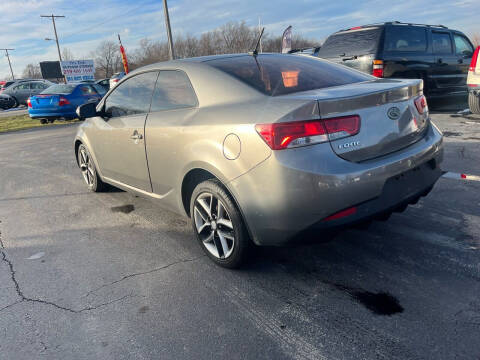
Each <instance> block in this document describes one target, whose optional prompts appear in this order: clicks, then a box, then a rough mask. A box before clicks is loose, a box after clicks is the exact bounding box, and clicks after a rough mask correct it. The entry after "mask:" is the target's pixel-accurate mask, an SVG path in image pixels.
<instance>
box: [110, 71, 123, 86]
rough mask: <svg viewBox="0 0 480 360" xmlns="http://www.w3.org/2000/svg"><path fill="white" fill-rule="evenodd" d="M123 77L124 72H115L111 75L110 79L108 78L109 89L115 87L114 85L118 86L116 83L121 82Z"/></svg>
mask: <svg viewBox="0 0 480 360" xmlns="http://www.w3.org/2000/svg"><path fill="white" fill-rule="evenodd" d="M124 76H125V72H124V71H120V72H117V73H115V74H113V75H112V77H111V78H110V89H111V88H113V87H115V85H117V84H118V82H119V81H120V80H122V78H123V77H124Z"/></svg>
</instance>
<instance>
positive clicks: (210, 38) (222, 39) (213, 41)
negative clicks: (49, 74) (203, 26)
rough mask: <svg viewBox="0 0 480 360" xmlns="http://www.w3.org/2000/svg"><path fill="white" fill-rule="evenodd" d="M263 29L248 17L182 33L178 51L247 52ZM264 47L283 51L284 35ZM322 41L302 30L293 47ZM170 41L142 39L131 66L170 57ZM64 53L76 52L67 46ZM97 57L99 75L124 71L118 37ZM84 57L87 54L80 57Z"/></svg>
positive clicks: (265, 41) (100, 49) (105, 43)
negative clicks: (196, 32) (247, 20)
mask: <svg viewBox="0 0 480 360" xmlns="http://www.w3.org/2000/svg"><path fill="white" fill-rule="evenodd" d="M258 35H259V31H258V28H257V27H256V26H254V27H249V26H247V24H246V23H245V21H241V22H229V23H226V24H224V25H223V26H221V27H219V28H217V29H214V30H211V31H208V32H205V33H203V34H201V35H200V36H193V35H179V36H176V37H175V39H174V46H175V52H176V54H177V57H178V58H189V57H195V56H206V55H217V54H226V53H244V52H248V51H252V50H253V47H254V46H255V41H256V39H257V38H258ZM262 43H263V51H265V52H280V51H281V46H282V38H281V36H271V35H270V34H268V33H267V32H265V33H264V34H263V40H262ZM319 45H320V41H317V40H314V39H307V38H305V37H303V36H302V35H300V34H295V33H294V36H293V38H292V48H293V49H300V48H305V47H312V46H319ZM168 54H169V53H168V44H167V42H166V41H153V40H151V39H148V38H145V39H142V40H140V42H139V44H138V47H137V48H136V49H134V50H132V51H130V52H128V53H127V58H128V63H129V68H130V70H134V69H136V68H137V67H140V66H144V65H148V64H152V63H155V62H159V61H168V59H169V55H168ZM63 56H64V57H66V58H68V57H69V56H71V57H73V56H72V53H71V52H70V51H69V50H68V49H66V48H64V55H63ZM90 57H91V58H93V59H94V60H95V68H96V71H95V76H96V77H97V78H103V77H110V76H111V75H112V74H113V73H115V72H117V71H122V70H123V66H122V61H121V57H120V51H119V46H118V45H117V43H116V42H114V41H103V42H102V43H100V45H99V46H98V47H97V48H96V50H95V51H93V52H92V53H91V54H90ZM80 58H84V56H83V57H82V56H81V57H80Z"/></svg>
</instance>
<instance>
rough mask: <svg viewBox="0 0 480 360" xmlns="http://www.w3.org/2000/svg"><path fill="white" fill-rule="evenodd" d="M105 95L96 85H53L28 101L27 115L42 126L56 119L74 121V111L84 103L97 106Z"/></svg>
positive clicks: (75, 115) (101, 88)
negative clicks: (38, 121)
mask: <svg viewBox="0 0 480 360" xmlns="http://www.w3.org/2000/svg"><path fill="white" fill-rule="evenodd" d="M104 94H105V90H104V89H103V87H101V86H100V85H97V84H89V83H73V84H55V85H52V86H50V87H49V88H47V89H45V90H44V91H42V92H41V93H40V94H38V95H34V96H31V97H30V98H29V99H28V114H29V115H30V117H31V118H33V119H39V120H40V122H41V123H42V124H45V123H46V122H54V121H55V120H56V119H60V118H61V119H74V118H76V117H77V114H76V112H75V110H76V109H77V107H78V106H80V105H82V104H85V103H93V104H98V102H99V101H100V99H101V98H102V96H103V95H104Z"/></svg>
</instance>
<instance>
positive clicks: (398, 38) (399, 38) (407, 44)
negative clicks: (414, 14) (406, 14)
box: [385, 26, 427, 52]
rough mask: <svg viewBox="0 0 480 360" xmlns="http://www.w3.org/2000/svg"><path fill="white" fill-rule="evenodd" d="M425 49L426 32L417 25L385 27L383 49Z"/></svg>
mask: <svg viewBox="0 0 480 360" xmlns="http://www.w3.org/2000/svg"><path fill="white" fill-rule="evenodd" d="M426 50H427V32H426V31H425V28H422V27H417V26H387V27H386V29H385V51H398V52H401V51H416V52H423V51H426Z"/></svg>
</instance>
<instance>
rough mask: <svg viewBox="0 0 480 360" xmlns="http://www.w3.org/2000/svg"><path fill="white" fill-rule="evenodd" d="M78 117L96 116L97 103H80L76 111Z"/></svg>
mask: <svg viewBox="0 0 480 360" xmlns="http://www.w3.org/2000/svg"><path fill="white" fill-rule="evenodd" d="M76 113H77V115H78V117H79V118H80V119H87V118H91V117H95V116H97V105H96V104H94V103H86V104H83V105H80V106H79V107H78V108H77V111H76Z"/></svg>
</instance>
